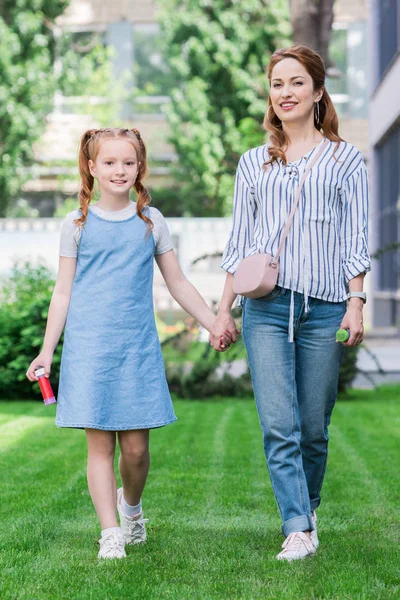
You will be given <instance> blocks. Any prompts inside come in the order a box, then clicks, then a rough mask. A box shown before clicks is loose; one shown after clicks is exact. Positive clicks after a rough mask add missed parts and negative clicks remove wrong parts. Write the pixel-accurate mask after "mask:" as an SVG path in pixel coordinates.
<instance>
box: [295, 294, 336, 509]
mask: <svg viewBox="0 0 400 600" xmlns="http://www.w3.org/2000/svg"><path fill="white" fill-rule="evenodd" d="M309 308H310V310H309V312H308V313H306V314H304V317H303V319H302V320H300V323H299V327H298V329H297V332H296V381H297V394H298V403H299V414H300V423H301V453H302V457H303V466H304V472H305V474H306V478H307V486H308V492H309V498H310V506H311V510H315V509H316V508H317V507H318V506H319V504H320V501H321V498H320V492H321V487H322V483H323V480H324V475H325V469H326V462H327V457H328V440H329V436H328V425H329V422H330V417H331V413H332V410H333V407H334V404H335V401H336V396H337V389H338V379H339V366H340V361H341V359H342V356H343V350H344V349H343V346H342V344H338V343H337V342H336V339H335V334H336V331H337V329H339V327H340V323H341V321H342V318H343V315H344V313H345V310H346V307H345V303H344V302H341V303H333V302H326V301H324V300H318V299H316V298H310V304H309Z"/></svg>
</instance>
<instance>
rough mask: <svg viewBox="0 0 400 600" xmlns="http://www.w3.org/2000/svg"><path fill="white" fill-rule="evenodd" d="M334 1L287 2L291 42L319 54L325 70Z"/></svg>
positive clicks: (292, 0)
mask: <svg viewBox="0 0 400 600" xmlns="http://www.w3.org/2000/svg"><path fill="white" fill-rule="evenodd" d="M334 3H335V0H289V8H290V21H291V25H292V30H293V42H294V43H295V44H304V45H306V46H309V47H310V48H312V49H313V50H315V51H316V52H318V54H320V55H321V56H322V58H323V60H324V62H325V65H326V66H327V68H329V67H330V66H331V63H330V61H329V55H328V48H329V41H330V38H331V30H332V23H333V5H334Z"/></svg>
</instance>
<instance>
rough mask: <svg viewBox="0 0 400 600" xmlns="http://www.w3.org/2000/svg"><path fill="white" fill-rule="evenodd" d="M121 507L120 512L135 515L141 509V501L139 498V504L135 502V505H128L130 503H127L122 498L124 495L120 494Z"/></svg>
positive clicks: (128, 515) (130, 515) (129, 515)
mask: <svg viewBox="0 0 400 600" xmlns="http://www.w3.org/2000/svg"><path fill="white" fill-rule="evenodd" d="M121 508H122V512H123V513H124V515H126V516H127V517H135V516H136V515H138V514H139V513H140V511H141V510H142V501H141V500H140V502H139V504H136V506H130V504H128V503H127V501H126V500H125V498H124V495H123V494H122V499H121Z"/></svg>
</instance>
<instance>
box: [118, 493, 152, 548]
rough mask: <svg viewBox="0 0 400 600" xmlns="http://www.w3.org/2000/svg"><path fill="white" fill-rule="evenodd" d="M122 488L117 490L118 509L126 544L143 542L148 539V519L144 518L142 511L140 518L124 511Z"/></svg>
mask: <svg viewBox="0 0 400 600" xmlns="http://www.w3.org/2000/svg"><path fill="white" fill-rule="evenodd" d="M121 501H122V488H119V490H118V492H117V509H118V514H119V519H120V523H121V529H122V533H123V534H124V537H125V543H126V544H142V543H143V542H145V541H146V539H147V536H146V525H145V523H147V521H148V519H143V512H140V515H139V518H138V519H134V518H133V517H128V516H127V515H125V514H124V513H123V511H122V506H121Z"/></svg>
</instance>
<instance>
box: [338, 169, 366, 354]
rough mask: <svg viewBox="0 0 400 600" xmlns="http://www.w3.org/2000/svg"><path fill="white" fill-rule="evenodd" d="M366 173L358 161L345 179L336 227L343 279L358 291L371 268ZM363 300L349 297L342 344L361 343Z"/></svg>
mask: <svg viewBox="0 0 400 600" xmlns="http://www.w3.org/2000/svg"><path fill="white" fill-rule="evenodd" d="M368 196H369V189H368V174H367V170H366V168H365V165H364V162H363V161H362V162H361V164H360V165H359V167H357V169H356V170H355V172H354V173H353V174H352V175H351V176H350V177H349V178H348V180H347V181H346V185H345V187H344V190H343V194H342V203H343V213H342V223H341V230H340V246H341V255H342V265H343V273H344V278H345V281H346V283H347V285H348V288H349V291H350V292H362V291H363V285H364V278H365V274H366V272H367V271H369V270H370V268H371V259H370V256H369V252H368V243H367V238H368ZM363 307H364V304H363V301H362V299H361V298H350V300H349V302H348V305H347V311H346V314H345V316H344V317H343V320H342V324H341V328H343V329H349V330H350V338H349V340H348V341H347V342H346V343H345V344H344V345H345V346H357V345H358V344H360V343H361V342H362V339H363V334H364V327H363Z"/></svg>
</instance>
